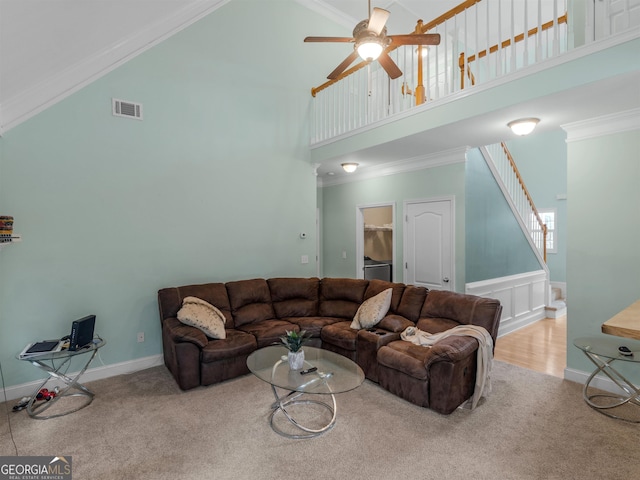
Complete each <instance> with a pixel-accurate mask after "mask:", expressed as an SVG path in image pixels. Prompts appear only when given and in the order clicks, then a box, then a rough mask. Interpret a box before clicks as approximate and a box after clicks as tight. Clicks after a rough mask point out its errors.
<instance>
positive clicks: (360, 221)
mask: <svg viewBox="0 0 640 480" xmlns="http://www.w3.org/2000/svg"><path fill="white" fill-rule="evenodd" d="M376 207H391V225H392V226H393V230H392V232H391V242H392V243H393V248H392V250H393V253H392V256H393V258H392V259H391V261H392V262H393V265H392V268H393V270H392V277H393V281H396V279H397V278H398V277H397V276H396V275H397V274H396V268H397V262H396V230H397V229H396V203H395V202H381V203H368V204H366V205H356V276H355V278H364V213H363V212H362V210H363V209H365V208H376Z"/></svg>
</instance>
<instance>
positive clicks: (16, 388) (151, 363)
mask: <svg viewBox="0 0 640 480" xmlns="http://www.w3.org/2000/svg"><path fill="white" fill-rule="evenodd" d="M163 364H164V358H163V355H162V354H159V355H152V356H150V357H144V358H138V359H136V360H129V361H127V362H121V363H114V364H112V365H104V366H101V367H95V368H90V369H88V370H87V371H86V372H84V374H83V375H82V377H81V378H80V383H82V384H84V383H87V382H93V381H95V380H102V379H103V378H109V377H115V376H116V375H122V374H127V373H133V372H137V371H140V370H146V369H147V368H151V367H157V366H159V365H163ZM77 373H78V372H74V373H68V374H67V375H68V376H69V377H74V376H75V375H77ZM43 381H44V377H43V378H42V380H36V381H34V382H28V383H23V384H20V385H13V386H11V387H8V388H6V389H5V391H4V395H5V396H6V399H5V398H1V399H0V401H2V400H6V401H10V400H16V399H19V398H22V397H28V396H30V395H32V394H33V392H34V391H35V389H36V388H38V385H40V384H41V383H42V382H43ZM52 382H53V383H54V384H55V381H52ZM46 388H49V387H46Z"/></svg>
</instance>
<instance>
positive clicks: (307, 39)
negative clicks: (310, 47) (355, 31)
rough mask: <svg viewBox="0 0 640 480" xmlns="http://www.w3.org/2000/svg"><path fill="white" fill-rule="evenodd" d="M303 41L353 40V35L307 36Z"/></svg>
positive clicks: (345, 41) (346, 41)
mask: <svg viewBox="0 0 640 480" xmlns="http://www.w3.org/2000/svg"><path fill="white" fill-rule="evenodd" d="M304 41H305V42H344V43H348V42H353V41H354V39H353V37H307V38H305V39H304Z"/></svg>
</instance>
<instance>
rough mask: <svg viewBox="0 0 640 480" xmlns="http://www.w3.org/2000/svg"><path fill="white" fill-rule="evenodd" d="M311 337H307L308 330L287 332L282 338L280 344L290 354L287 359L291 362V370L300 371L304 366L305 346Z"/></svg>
mask: <svg viewBox="0 0 640 480" xmlns="http://www.w3.org/2000/svg"><path fill="white" fill-rule="evenodd" d="M310 337H311V335H307V332H306V330H302V331H301V332H296V331H289V330H287V331H286V332H285V334H284V335H283V336H282V337H280V343H282V345H284V346H285V347H286V348H287V350H289V352H288V353H287V358H288V360H289V368H290V369H291V370H300V369H301V368H302V367H303V366H304V350H302V345H304V344H305V343H306V342H307V341H308V340H309V338H310Z"/></svg>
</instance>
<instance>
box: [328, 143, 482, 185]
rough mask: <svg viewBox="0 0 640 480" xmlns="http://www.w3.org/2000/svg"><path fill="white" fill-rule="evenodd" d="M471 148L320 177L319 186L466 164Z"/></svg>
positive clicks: (455, 149) (456, 149) (446, 151)
mask: <svg viewBox="0 0 640 480" xmlns="http://www.w3.org/2000/svg"><path fill="white" fill-rule="evenodd" d="M469 148H470V147H467V146H465V147H460V148H454V149H451V150H445V151H442V152H437V153H430V154H429V155H420V156H417V157H412V158H407V159H405V160H398V161H394V162H388V163H382V164H379V165H373V166H371V167H365V168H362V169H359V170H357V171H356V172H354V173H350V174H348V175H341V176H339V177H322V178H320V177H318V186H319V187H330V186H333V185H343V184H346V183H353V182H360V181H362V180H370V179H373V178H380V177H386V176H388V175H395V174H397V173H407V172H415V171H418V170H424V169H426V168H434V167H442V166H445V165H453V164H455V163H464V162H466V159H467V156H466V155H467V151H468V150H469Z"/></svg>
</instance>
